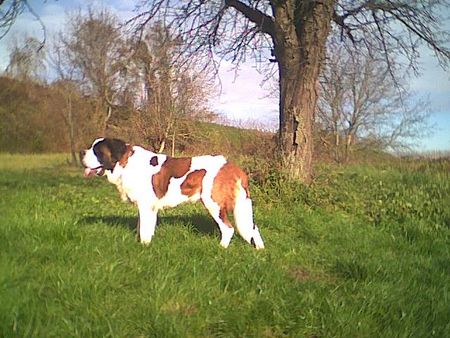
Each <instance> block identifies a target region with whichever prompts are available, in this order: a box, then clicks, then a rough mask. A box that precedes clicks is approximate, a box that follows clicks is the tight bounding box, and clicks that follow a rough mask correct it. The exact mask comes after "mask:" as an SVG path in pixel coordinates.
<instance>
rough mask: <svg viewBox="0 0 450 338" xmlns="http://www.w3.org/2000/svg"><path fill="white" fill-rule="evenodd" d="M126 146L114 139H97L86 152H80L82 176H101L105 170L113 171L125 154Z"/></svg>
mask: <svg viewBox="0 0 450 338" xmlns="http://www.w3.org/2000/svg"><path fill="white" fill-rule="evenodd" d="M127 150H128V145H127V144H126V143H125V142H124V141H122V140H119V139H115V138H98V139H96V140H95V141H94V142H93V143H92V146H91V147H90V148H89V149H87V150H82V151H80V159H81V163H82V164H83V166H84V167H85V169H84V176H91V175H94V174H96V175H99V176H103V175H104V174H105V170H113V169H114V167H115V166H116V163H117V162H119V161H120V160H121V159H122V157H123V156H124V155H125V154H126V152H127Z"/></svg>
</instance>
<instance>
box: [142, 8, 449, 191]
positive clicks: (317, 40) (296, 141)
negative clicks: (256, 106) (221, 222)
mask: <svg viewBox="0 0 450 338" xmlns="http://www.w3.org/2000/svg"><path fill="white" fill-rule="evenodd" d="M443 7H446V8H447V7H448V1H447V0H420V1H419V0H415V1H400V0H398V1H397V0H384V1H381V0H380V1H375V0H359V1H353V0H352V1H350V0H322V1H313V0H309V1H299V0H284V1H279V0H264V1H263V0H262V1H250V0H223V1H203V0H189V1H177V0H155V1H152V2H145V3H144V5H142V6H141V7H140V12H139V14H138V15H137V16H136V17H135V20H134V22H135V23H136V24H137V28H138V29H142V28H143V27H144V26H145V25H147V24H148V23H149V22H151V21H152V20H154V19H158V20H159V19H161V17H162V18H164V19H165V22H166V23H167V25H168V26H170V27H172V28H173V29H174V30H176V31H177V32H178V34H179V36H180V37H181V38H182V39H183V40H184V41H186V42H187V45H186V48H185V50H184V52H186V53H188V54H189V53H190V54H192V53H197V54H198V53H200V54H203V55H204V56H205V57H207V58H209V59H212V57H213V53H216V54H218V55H219V56H222V57H229V58H231V59H232V60H234V61H236V62H239V61H243V60H245V57H246V56H247V55H252V56H254V57H255V59H256V60H257V61H258V60H267V61H269V59H270V60H271V61H274V62H276V64H277V65H278V76H279V93H280V101H279V109H280V112H279V114H280V121H279V142H278V143H279V152H280V154H281V159H282V164H283V167H284V170H285V171H286V173H287V174H288V175H289V176H290V177H292V178H297V179H300V180H302V181H303V182H309V181H310V180H311V177H312V128H313V120H314V113H315V111H316V103H317V99H318V90H317V89H318V88H317V87H318V85H317V80H318V76H319V73H320V66H321V63H322V60H323V58H324V54H325V45H326V41H327V37H328V35H329V33H330V30H331V26H332V23H333V24H335V25H336V26H337V27H339V28H340V30H341V37H342V39H349V40H351V41H352V42H353V43H354V44H355V45H357V46H359V48H361V49H367V50H370V51H373V50H382V51H383V52H384V55H385V57H384V61H385V62H386V63H387V64H388V65H389V64H390V63H391V61H392V60H393V58H394V57H395V56H396V55H397V54H399V53H401V54H403V55H406V57H407V60H408V61H409V63H410V65H411V66H413V67H414V66H416V62H417V58H418V52H417V48H418V46H419V45H420V43H421V42H422V43H425V44H426V45H427V46H428V47H430V48H431V49H432V50H433V51H435V53H436V55H437V57H438V59H439V60H440V61H441V62H442V63H446V62H448V60H449V58H450V53H449V50H448V48H447V47H445V41H448V33H443V32H441V29H440V28H441V27H440V26H439V25H440V22H442V17H441V16H440V13H442V8H443ZM368 37H372V38H373V39H371V40H370V41H372V42H374V43H369V40H368V39H367V38H368ZM269 50H271V51H272V54H273V55H272V56H268V55H267V54H268V52H269Z"/></svg>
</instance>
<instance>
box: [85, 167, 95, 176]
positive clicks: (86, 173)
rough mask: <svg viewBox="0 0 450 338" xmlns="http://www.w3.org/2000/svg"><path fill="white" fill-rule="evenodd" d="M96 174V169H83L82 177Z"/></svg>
mask: <svg viewBox="0 0 450 338" xmlns="http://www.w3.org/2000/svg"><path fill="white" fill-rule="evenodd" d="M96 172H97V170H96V169H91V168H85V169H84V177H89V176H91V175H94V174H95V173H96Z"/></svg>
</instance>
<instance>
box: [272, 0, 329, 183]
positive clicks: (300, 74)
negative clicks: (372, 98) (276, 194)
mask: <svg viewBox="0 0 450 338" xmlns="http://www.w3.org/2000/svg"><path fill="white" fill-rule="evenodd" d="M333 5H334V0H324V1H303V2H300V1H294V0H292V1H286V2H285V3H283V4H282V5H279V6H276V7H274V15H275V22H277V25H276V26H275V34H274V37H273V40H274V46H275V49H274V52H275V56H276V58H277V61H278V68H279V81H280V130H279V150H280V154H281V161H282V166H283V169H284V171H285V173H286V174H287V176H288V177H289V178H292V179H299V180H300V181H302V182H304V183H307V184H308V183H310V182H311V180H312V154H313V137H312V135H313V123H314V115H315V111H316V104H317V99H318V91H317V79H318V76H319V72H320V66H321V63H322V60H323V57H324V55H325V45H326V40H327V36H328V33H329V31H330V27H331V19H332V13H333ZM293 17H295V18H296V20H294V21H295V24H294V22H293V20H292V18H293Z"/></svg>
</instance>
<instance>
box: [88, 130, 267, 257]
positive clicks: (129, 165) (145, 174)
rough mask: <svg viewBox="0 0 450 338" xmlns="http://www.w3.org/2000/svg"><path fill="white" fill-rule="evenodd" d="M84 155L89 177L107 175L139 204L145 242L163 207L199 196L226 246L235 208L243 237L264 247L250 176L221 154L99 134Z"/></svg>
mask: <svg viewBox="0 0 450 338" xmlns="http://www.w3.org/2000/svg"><path fill="white" fill-rule="evenodd" d="M80 158H81V161H82V163H83V166H84V167H85V171H84V175H85V176H91V175H98V176H103V175H106V177H107V178H108V181H109V182H111V183H113V184H115V185H116V186H117V189H118V190H119V192H120V194H121V197H122V199H123V200H125V201H126V200H129V201H131V202H132V203H134V204H135V205H136V206H137V208H138V210H139V219H138V233H139V237H140V240H141V242H142V243H144V244H149V243H150V241H151V239H152V237H153V234H154V232H155V227H156V219H157V214H158V211H159V210H160V209H162V208H166V207H175V206H177V205H178V204H180V203H183V202H195V201H198V200H200V201H202V203H203V205H204V206H205V207H206V209H207V210H208V211H209V213H210V214H211V216H212V217H213V218H214V220H215V221H216V223H217V225H218V226H219V229H220V232H221V241H220V244H221V245H222V246H223V247H224V248H226V247H228V245H229V244H230V241H231V238H232V237H233V234H234V228H233V225H232V224H231V222H230V220H229V219H228V214H229V213H231V212H233V215H234V221H235V223H236V228H237V231H238V232H239V234H240V235H241V236H242V237H243V238H244V240H246V241H247V242H248V243H250V244H251V245H253V246H254V247H255V248H256V249H263V248H264V242H263V240H262V238H261V234H260V233H259V230H258V227H257V226H256V224H255V223H254V222H253V210H252V201H251V199H250V195H249V184H248V177H247V175H246V174H245V173H244V172H243V171H242V170H241V169H240V168H239V167H237V166H235V165H233V164H232V163H230V162H228V161H227V160H226V159H225V157H223V156H210V155H207V156H195V157H182V158H174V157H169V156H167V155H164V154H156V153H153V152H151V151H149V150H146V149H144V148H142V147H140V146H131V145H129V144H127V143H125V142H124V141H122V140H119V139H114V138H99V139H96V140H95V141H94V142H93V144H92V146H91V147H90V148H89V149H87V150H82V151H81V152H80Z"/></svg>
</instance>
